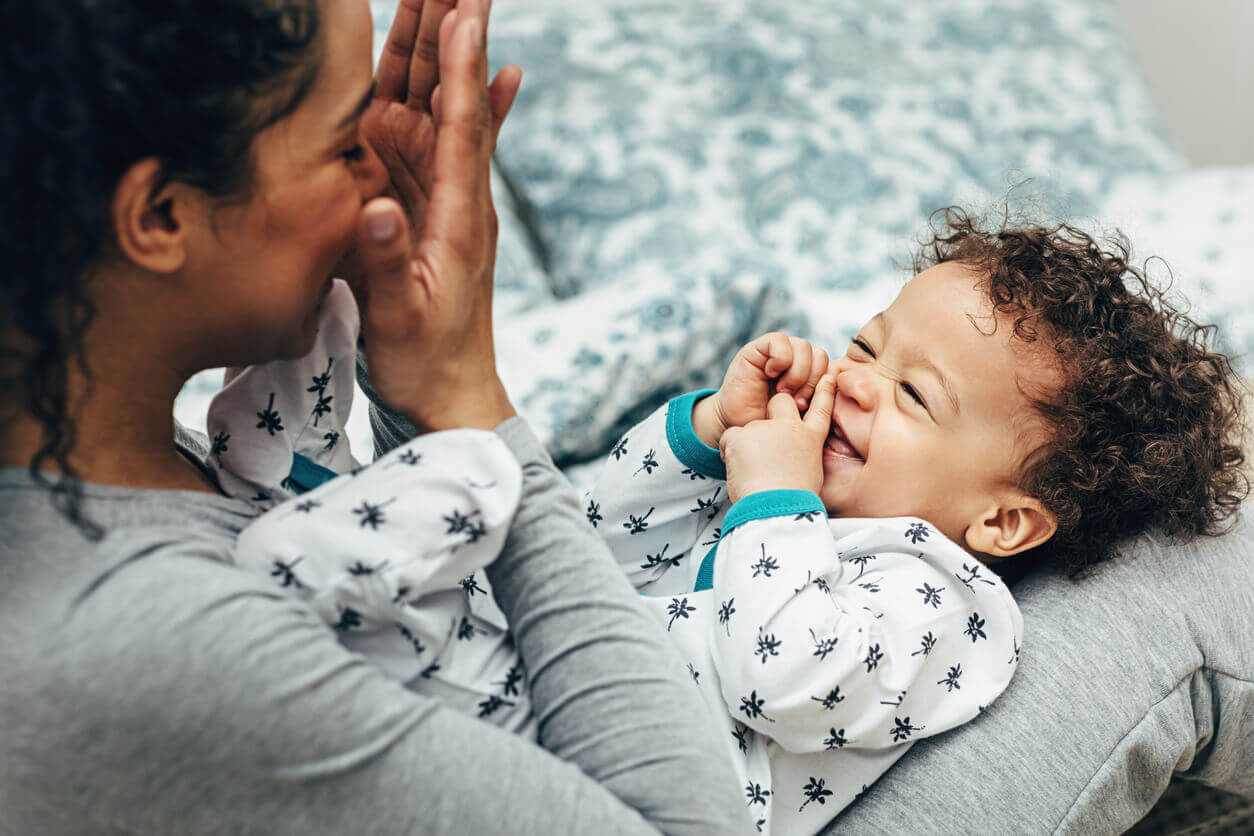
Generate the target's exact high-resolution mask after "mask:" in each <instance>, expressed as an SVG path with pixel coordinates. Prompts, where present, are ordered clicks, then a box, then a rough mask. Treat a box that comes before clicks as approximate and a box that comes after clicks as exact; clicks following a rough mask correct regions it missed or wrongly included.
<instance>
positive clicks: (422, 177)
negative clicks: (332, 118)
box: [361, 0, 522, 234]
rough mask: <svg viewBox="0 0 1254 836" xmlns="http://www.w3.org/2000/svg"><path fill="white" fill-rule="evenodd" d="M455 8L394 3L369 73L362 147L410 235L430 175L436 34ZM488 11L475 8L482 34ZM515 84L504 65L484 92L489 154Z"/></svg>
mask: <svg viewBox="0 0 1254 836" xmlns="http://www.w3.org/2000/svg"><path fill="white" fill-rule="evenodd" d="M469 5H471V6H474V5H476V3H475V2H474V0H472V2H471V3H470V4H469ZM455 6H456V2H455V0H401V2H400V4H399V5H398V6H397V9H396V16H395V17H394V18H393V19H392V27H391V29H390V30H389V31H388V36H387V40H386V41H385V42H384V46H383V54H382V56H380V58H379V66H378V69H377V70H376V71H375V93H374V100H373V101H372V102H371V103H370V107H369V108H367V109H366V112H365V113H364V114H363V115H362V119H361V132H362V139H363V141H365V142H366V143H367V144H368V145H369V146H370V147H371V149H372V150H373V151H374V152H375V154H376V155H377V156H378V157H379V160H380V161H381V162H382V163H383V166H384V168H385V169H386V170H387V173H388V178H389V183H388V188H387V192H386V194H387V195H388V196H389V197H392V198H395V199H396V200H397V201H399V202H400V204H401V206H402V207H403V209H404V211H405V215H406V217H407V218H408V219H409V222H410V224H411V227H412V229H413V230H414V232H415V234H421V231H422V223H423V221H424V219H425V217H426V211H427V203H428V200H429V199H430V194H431V182H432V177H433V175H434V173H435V148H436V133H437V124H438V122H439V119H440V98H441V92H440V85H439V82H440V65H439V54H440V40H441V38H440V30H441V26H442V24H443V23H444V21H445V19H446V18H448V17H449V13H450V12H452V11H453V9H454V7H455ZM490 7H491V2H490V0H489V2H487V3H486V4H485V5H484V6H483V9H482V12H483V16H484V20H483V23H484V26H485V32H486V26H487V15H488V9H489V8H490ZM455 16H456V14H454V17H455ZM521 80H522V71H521V70H519V69H518V67H515V66H513V65H510V66H506V67H503V68H502V69H501V71H500V72H498V73H497V75H496V78H494V79H493V80H492V84H490V85H489V86H488V97H489V100H490V102H491V104H492V108H491V110H492V147H493V148H495V147H496V138H497V135H498V134H499V133H500V130H501V124H502V122H504V120H505V117H506V115H507V114H508V113H509V109H510V106H511V105H512V104H513V103H514V96H515V95H516V94H517V93H518V85H519V83H520V82H521Z"/></svg>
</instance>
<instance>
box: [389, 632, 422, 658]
mask: <svg viewBox="0 0 1254 836" xmlns="http://www.w3.org/2000/svg"><path fill="white" fill-rule="evenodd" d="M396 626H397V628H398V629H399V630H400V631H401V637H402V638H403V639H405V641H407V642H409V646H410V647H412V648H413V649H414V653H415V654H416V655H418V656H421V655H422V654H423V651H425V650H426V649H427V648H426V647H424V646H423V644H422V642H420V641H418V637H417V636H415V635H414V634H413V633H411V632H410V631H409V628H408V627H406V626H405V625H404V624H397V625H396Z"/></svg>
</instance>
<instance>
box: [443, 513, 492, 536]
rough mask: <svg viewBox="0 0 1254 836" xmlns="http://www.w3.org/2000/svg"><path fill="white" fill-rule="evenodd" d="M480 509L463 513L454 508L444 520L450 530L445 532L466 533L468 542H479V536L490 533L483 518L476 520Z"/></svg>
mask: <svg viewBox="0 0 1254 836" xmlns="http://www.w3.org/2000/svg"><path fill="white" fill-rule="evenodd" d="M479 513H480V512H479V509H477V508H476V509H475V510H473V511H471V512H470V513H469V514H463V513H461V512H460V511H457V510H456V509H454V511H453V512H452V513H451V514H449V515H448V516H446V517H444V521H445V522H446V523H448V531H445V532H444V533H445V534H465V535H466V542H467V543H475V542H478V540H479V538H480V537H482V536H483V535H485V534H487V533H488V527H487V526H486V525H485V524H484V523H483V521H482V520H479V521H478V522H475V521H474V518H475V517H476V516H479Z"/></svg>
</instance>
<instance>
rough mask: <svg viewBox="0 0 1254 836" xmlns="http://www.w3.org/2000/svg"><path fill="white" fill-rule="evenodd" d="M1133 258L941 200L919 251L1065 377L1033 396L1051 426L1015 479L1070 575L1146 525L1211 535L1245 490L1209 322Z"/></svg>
mask: <svg viewBox="0 0 1254 836" xmlns="http://www.w3.org/2000/svg"><path fill="white" fill-rule="evenodd" d="M1130 255H1131V252H1130V248H1129V244H1128V241H1127V239H1126V238H1124V237H1123V236H1121V235H1119V236H1117V237H1116V238H1115V239H1113V240H1111V241H1109V242H1104V244H1103V243H1099V242H1098V241H1097V240H1095V239H1094V238H1093V237H1091V236H1090V235H1088V234H1086V233H1085V232H1083V231H1082V230H1080V229H1077V228H1076V227H1074V226H1070V225H1066V224H1060V225H1057V226H1052V227H1042V226H1033V225H1030V224H1029V225H1023V226H1011V225H1010V219H1009V218H1008V217H1003V219H1002V222H1001V223H1000V225H998V228H995V229H992V228H988V225H986V224H984V223H982V222H980V221H979V220H976V219H973V218H972V217H970V216H969V215H968V214H967V213H965V212H964V211H962V210H961V209H957V208H955V207H950V208H947V209H942V210H939V211H938V212H937V213H936V214H935V215H934V216H933V226H932V236H931V240H930V241H929V242H927V243H926V244H924V247H923V250H922V251H921V253H920V254H919V256H918V257H917V259H916V265H915V266H916V268H919V269H922V268H923V267H926V266H930V265H934V264H940V263H942V262H951V261H952V262H960V263H962V264H964V265H967V266H969V267H971V268H973V269H975V270H976V271H977V272H978V273H979V275H981V276H983V277H984V278H983V280H982V281H983V286H984V287H985V289H986V290H987V292H988V295H989V298H990V300H991V301H992V304H993V307H994V309H995V310H996V312H997V313H998V315H999V318H1000V317H1005V318H1006V321H1009V322H1012V323H1013V330H1012V333H1013V336H1014V337H1015V338H1016V339H1018V340H1021V341H1023V342H1024V343H1033V342H1035V341H1037V340H1038V339H1039V340H1042V341H1044V345H1046V346H1048V347H1049V348H1051V349H1052V356H1053V357H1054V358H1056V361H1057V368H1058V370H1059V371H1061V373H1062V379H1063V385H1062V387H1061V390H1060V391H1058V392H1056V393H1053V395H1051V396H1046V397H1037V396H1036V395H1035V393H1034V394H1033V395H1032V396H1031V397H1032V400H1033V403H1034V405H1035V407H1036V408H1037V410H1039V412H1040V414H1041V415H1042V416H1043V417H1044V418H1045V420H1046V422H1047V424H1048V426H1049V427H1050V429H1051V430H1052V432H1051V434H1050V437H1049V440H1048V441H1047V442H1046V443H1045V444H1044V445H1043V446H1042V447H1040V448H1038V449H1037V450H1035V451H1034V452H1033V453H1032V454H1031V455H1029V457H1028V459H1027V461H1026V463H1025V468H1024V472H1023V475H1022V479H1021V487H1022V488H1023V489H1024V490H1025V491H1027V492H1028V493H1029V494H1030V495H1031V496H1034V497H1035V498H1037V499H1038V500H1040V501H1041V502H1042V503H1044V505H1045V507H1046V508H1047V509H1049V511H1051V512H1052V513H1053V514H1054V515H1055V516H1056V517H1057V520H1058V531H1057V533H1056V534H1055V535H1054V537H1053V538H1052V539H1051V540H1050V541H1049V542H1048V543H1047V544H1046V545H1045V546H1042V547H1040V557H1042V558H1044V559H1047V560H1050V561H1053V562H1059V563H1061V564H1062V565H1063V566H1064V567H1065V568H1066V569H1067V571H1068V572H1069V573H1071V574H1073V575H1075V574H1077V573H1080V572H1081V571H1082V570H1083V569H1085V568H1086V567H1088V566H1091V565H1093V564H1095V563H1098V562H1100V561H1102V560H1104V559H1106V558H1107V557H1110V556H1111V554H1112V553H1113V551H1114V547H1115V546H1116V544H1117V543H1118V542H1119V541H1121V540H1123V539H1125V538H1127V537H1130V536H1132V535H1135V534H1139V533H1141V532H1144V531H1147V530H1149V529H1159V530H1162V531H1165V532H1166V533H1168V534H1169V535H1172V536H1176V537H1187V536H1191V535H1194V534H1217V533H1220V532H1221V531H1222V530H1223V526H1222V525H1221V524H1222V523H1223V522H1224V521H1225V520H1227V519H1229V518H1230V517H1232V516H1233V515H1234V514H1235V513H1236V512H1237V509H1238V506H1239V505H1240V503H1241V502H1242V500H1243V499H1244V498H1245V497H1246V495H1247V494H1248V493H1249V479H1248V476H1247V474H1246V473H1245V470H1244V467H1243V465H1244V464H1245V456H1244V454H1243V453H1242V443H1243V441H1244V436H1245V425H1244V418H1243V410H1242V397H1241V394H1242V388H1243V385H1242V383H1241V381H1240V378H1239V377H1238V376H1237V375H1236V374H1235V373H1234V371H1233V368H1232V366H1231V363H1230V361H1229V359H1228V357H1226V356H1225V355H1224V354H1222V353H1220V352H1218V351H1216V350H1214V346H1213V343H1214V340H1215V328H1214V326H1211V325H1200V324H1198V323H1196V322H1194V321H1193V320H1191V319H1190V318H1189V317H1188V316H1186V315H1185V314H1184V313H1183V312H1182V311H1181V310H1179V309H1177V308H1176V307H1175V306H1174V305H1173V304H1172V303H1171V301H1170V300H1169V299H1168V298H1166V295H1165V292H1164V291H1163V290H1161V289H1159V288H1157V287H1155V286H1154V284H1153V283H1151V282H1150V281H1149V280H1148V279H1147V277H1146V274H1145V272H1144V271H1143V270H1142V269H1138V268H1136V267H1134V266H1132V265H1131V264H1129V263H1128V261H1129V258H1130ZM1046 356H1050V355H1046Z"/></svg>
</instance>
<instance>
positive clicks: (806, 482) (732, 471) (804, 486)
mask: <svg viewBox="0 0 1254 836" xmlns="http://www.w3.org/2000/svg"><path fill="white" fill-rule="evenodd" d="M835 400H836V377H835V375H830V374H829V375H824V376H823V377H822V378H821V379H820V380H819V382H818V386H817V388H816V389H815V392H814V403H813V404H811V406H810V409H809V410H808V411H807V412H806V415H805V418H804V419H803V418H802V417H801V413H800V412H799V411H798V409H797V404H796V401H795V400H794V398H793V397H792V396H790V395H786V394H783V393H780V394H776V395H775V396H774V397H772V398H771V399H770V401H769V402H768V403H767V413H768V417H767V419H766V420H763V421H751V422H749V423H748V424H746V425H745V426H743V427H729V428H728V429H727V430H726V431H724V433H723V435H722V438H721V439H720V442H719V453H720V454H721V455H722V457H723V463H724V464H726V465H727V493H728V495H729V496H730V498H731V501H732V502H736V501H738V500H739V499H740V498H741V497H744V496H748V495H749V494H751V493H758V492H760V491H771V490H804V491H814V492H815V493H818V492H819V490H820V489H821V488H822V487H823V442H824V440H826V438H827V434H828V431H829V430H830V429H831V423H832V405H833V404H834V402H835Z"/></svg>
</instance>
